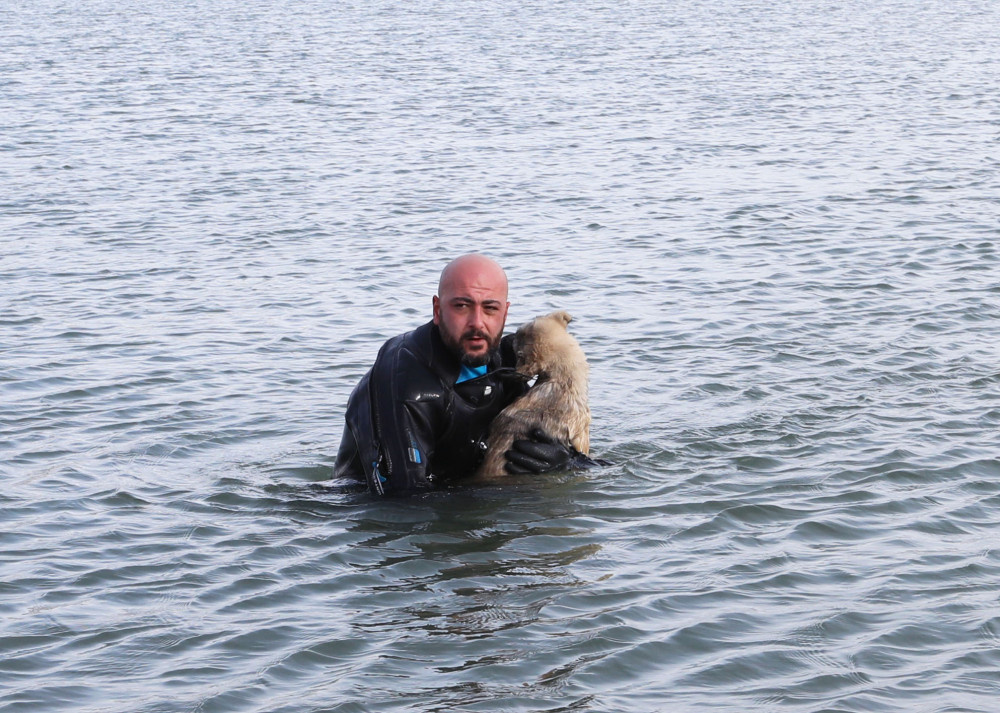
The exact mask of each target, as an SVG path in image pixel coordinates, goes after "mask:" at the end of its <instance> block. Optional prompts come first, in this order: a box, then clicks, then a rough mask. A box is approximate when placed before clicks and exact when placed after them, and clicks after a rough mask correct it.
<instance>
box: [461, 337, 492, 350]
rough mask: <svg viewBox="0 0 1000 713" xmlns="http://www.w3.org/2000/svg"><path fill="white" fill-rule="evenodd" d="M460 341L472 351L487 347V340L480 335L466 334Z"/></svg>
mask: <svg viewBox="0 0 1000 713" xmlns="http://www.w3.org/2000/svg"><path fill="white" fill-rule="evenodd" d="M462 341H463V342H465V343H466V344H468V345H469V346H470V347H472V348H473V349H479V348H482V347H484V346H488V345H489V343H490V342H489V340H488V339H487V338H486V337H485V336H483V335H482V334H467V335H465V336H464V337H462Z"/></svg>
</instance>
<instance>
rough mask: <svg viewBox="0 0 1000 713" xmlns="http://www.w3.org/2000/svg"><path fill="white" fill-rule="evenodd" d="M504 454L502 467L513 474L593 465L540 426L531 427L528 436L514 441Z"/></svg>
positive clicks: (585, 457)
mask: <svg viewBox="0 0 1000 713" xmlns="http://www.w3.org/2000/svg"><path fill="white" fill-rule="evenodd" d="M504 455H506V456H507V464H506V465H505V466H504V469H505V470H506V471H507V472H508V473H511V474H514V475H518V474H523V473H546V472H548V471H550V470H560V469H562V470H568V469H570V468H573V467H585V466H587V465H595V463H594V461H592V460H590V459H589V458H587V456H585V455H583V454H582V453H580V452H579V451H577V450H576V449H574V448H572V447H570V446H564V445H563V444H562V443H559V442H558V441H556V439H554V438H552V437H551V436H550V435H548V434H547V433H545V431H543V430H542V429H540V428H535V429H532V431H531V432H530V433H529V434H528V438H525V439H521V440H517V441H514V443H512V444H511V449H510V450H509V451H507V452H506V453H505V454H504Z"/></svg>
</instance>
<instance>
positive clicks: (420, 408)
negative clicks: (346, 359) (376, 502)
mask: <svg viewBox="0 0 1000 713" xmlns="http://www.w3.org/2000/svg"><path fill="white" fill-rule="evenodd" d="M370 378H371V382H370V384H369V387H370V388H371V404H372V429H373V432H374V434H375V439H376V443H377V444H378V460H377V462H376V463H374V464H373V466H374V468H373V472H372V474H371V477H370V478H369V484H370V485H371V486H372V488H373V490H375V491H376V492H378V493H379V494H400V495H401V494H406V493H410V492H413V491H415V490H424V489H427V488H429V487H431V479H430V470H429V462H430V456H431V449H432V448H433V444H434V433H435V429H436V427H437V424H436V420H437V417H438V414H437V412H436V410H437V408H438V407H439V402H440V395H439V394H438V392H437V390H436V389H435V387H436V386H437V385H436V384H435V383H434V382H433V380H432V379H433V376H432V375H430V374H429V373H428V372H427V371H426V370H425V369H424V368H423V367H422V366H421V365H419V363H418V362H417V360H416V358H415V357H414V356H413V354H412V353H411V352H410V351H409V350H408V349H406V348H405V347H400V348H397V349H390V350H386V351H385V352H384V353H382V354H379V357H378V358H377V359H376V360H375V365H374V366H373V367H372V373H371V377H370ZM422 382H427V383H426V384H424V383H422ZM421 387H426V388H425V389H424V391H425V392H426V393H427V395H428V396H431V395H435V394H437V395H438V398H437V399H436V400H435V399H433V398H427V399H425V400H421V399H420V398H414V396H416V395H422V394H421Z"/></svg>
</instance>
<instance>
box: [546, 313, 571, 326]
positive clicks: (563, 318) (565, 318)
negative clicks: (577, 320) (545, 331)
mask: <svg viewBox="0 0 1000 713" xmlns="http://www.w3.org/2000/svg"><path fill="white" fill-rule="evenodd" d="M549 317H551V318H552V319H554V320H557V321H559V322H562V325H563V327H565V326H566V325H568V324H569V323H570V322H572V321H573V317H572V316H571V315H570V313H569V312H567V311H566V310H564V309H561V310H557V311H555V312H553V313H552V314H550V315H549Z"/></svg>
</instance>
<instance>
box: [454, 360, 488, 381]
mask: <svg viewBox="0 0 1000 713" xmlns="http://www.w3.org/2000/svg"><path fill="white" fill-rule="evenodd" d="M480 376H486V365H485V364H483V365H482V366H466V365H465V364H462V370H461V371H460V372H458V378H457V379H455V383H456V384H461V383H462V382H463V381H469V380H470V379H478V378H479V377H480Z"/></svg>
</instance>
